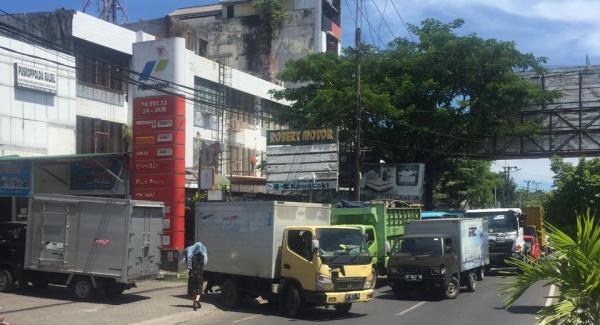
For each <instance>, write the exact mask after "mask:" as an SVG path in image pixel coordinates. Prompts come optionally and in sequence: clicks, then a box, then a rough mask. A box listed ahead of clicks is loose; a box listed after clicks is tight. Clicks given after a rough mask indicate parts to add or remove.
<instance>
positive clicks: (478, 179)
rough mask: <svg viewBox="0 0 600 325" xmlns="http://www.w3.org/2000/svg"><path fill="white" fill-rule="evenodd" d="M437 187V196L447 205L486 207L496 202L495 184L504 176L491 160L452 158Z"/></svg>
mask: <svg viewBox="0 0 600 325" xmlns="http://www.w3.org/2000/svg"><path fill="white" fill-rule="evenodd" d="M447 163H448V165H447V166H444V170H445V171H444V172H442V173H441V175H440V179H439V181H438V183H437V186H436V189H435V199H436V201H437V202H439V204H440V205H441V206H443V207H446V208H466V207H469V208H484V207H493V206H494V188H500V187H501V186H502V184H503V182H504V181H503V179H502V177H501V176H500V175H499V174H498V173H493V172H492V171H491V170H490V167H491V165H492V163H491V162H489V161H481V160H466V159H450V160H448V161H447Z"/></svg>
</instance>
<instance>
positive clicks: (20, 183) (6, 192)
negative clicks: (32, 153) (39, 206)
mask: <svg viewBox="0 0 600 325" xmlns="http://www.w3.org/2000/svg"><path fill="white" fill-rule="evenodd" d="M30 195H31V163H30V162H23V163H20V162H6V163H2V162H0V196H4V197H6V196H30Z"/></svg>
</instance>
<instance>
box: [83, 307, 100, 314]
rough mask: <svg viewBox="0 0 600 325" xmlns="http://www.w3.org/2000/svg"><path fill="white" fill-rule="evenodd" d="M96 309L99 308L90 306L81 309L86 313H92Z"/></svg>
mask: <svg viewBox="0 0 600 325" xmlns="http://www.w3.org/2000/svg"><path fill="white" fill-rule="evenodd" d="M98 310H100V309H99V308H90V309H84V310H83V311H84V312H86V313H93V312H95V311H98Z"/></svg>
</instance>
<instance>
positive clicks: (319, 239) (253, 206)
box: [195, 201, 373, 317]
mask: <svg viewBox="0 0 600 325" xmlns="http://www.w3.org/2000/svg"><path fill="white" fill-rule="evenodd" d="M330 216H331V207H330V206H329V205H325V204H311V203H295V202H281V201H253V202H198V203H197V205H196V231H195V239H196V240H197V241H200V242H202V243H203V244H204V245H205V246H206V248H207V253H208V256H209V259H208V264H207V265H206V267H205V271H204V278H205V279H206V280H207V282H208V283H211V284H213V285H216V286H219V287H220V289H221V300H222V303H223V305H225V306H226V307H228V308H235V307H236V306H238V305H239V303H240V300H241V298H242V297H244V296H249V297H253V298H257V297H262V298H263V299H266V300H268V301H270V302H274V303H278V304H279V307H280V309H281V310H282V311H283V312H284V313H286V314H287V315H289V316H291V317H297V316H299V315H300V314H301V313H302V311H303V308H304V307H306V306H327V305H332V306H333V307H334V308H335V310H336V311H337V312H340V313H346V312H348V311H349V310H350V308H351V307H352V304H353V303H355V302H367V301H370V300H371V299H372V298H373V273H372V270H371V257H370V256H369V253H368V250H367V248H366V243H365V240H364V237H363V235H362V233H361V232H360V230H358V229H356V228H355V227H339V226H331V225H330Z"/></svg>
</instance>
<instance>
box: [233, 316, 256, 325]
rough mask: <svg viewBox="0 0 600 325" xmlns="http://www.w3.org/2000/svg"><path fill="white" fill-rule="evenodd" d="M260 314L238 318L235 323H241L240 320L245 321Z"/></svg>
mask: <svg viewBox="0 0 600 325" xmlns="http://www.w3.org/2000/svg"><path fill="white" fill-rule="evenodd" d="M258 316H260V315H252V316H248V317H244V318H241V319H238V320H234V321H233V323H240V322H243V321H247V320H250V319H253V318H256V317H258Z"/></svg>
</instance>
